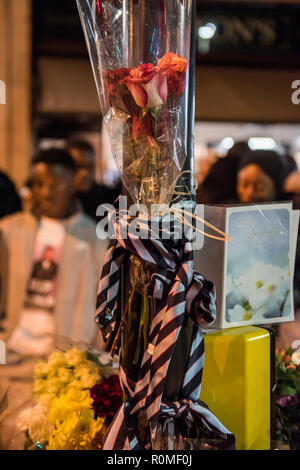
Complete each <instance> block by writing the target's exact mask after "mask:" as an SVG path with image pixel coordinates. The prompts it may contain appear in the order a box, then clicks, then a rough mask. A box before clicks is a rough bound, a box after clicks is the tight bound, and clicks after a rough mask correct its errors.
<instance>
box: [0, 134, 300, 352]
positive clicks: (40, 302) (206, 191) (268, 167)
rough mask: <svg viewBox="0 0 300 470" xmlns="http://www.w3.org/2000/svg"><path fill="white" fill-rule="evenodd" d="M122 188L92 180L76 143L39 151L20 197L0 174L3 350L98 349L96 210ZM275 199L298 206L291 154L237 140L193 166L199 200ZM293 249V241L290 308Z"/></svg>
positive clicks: (85, 150)
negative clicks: (73, 345) (60, 345)
mask: <svg viewBox="0 0 300 470" xmlns="http://www.w3.org/2000/svg"><path fill="white" fill-rule="evenodd" d="M120 192H121V185H120V184H119V185H118V186H117V187H116V188H115V189H111V188H109V187H106V186H103V185H99V184H98V183H96V181H95V153H94V149H93V147H92V146H91V145H90V144H89V143H87V142H85V141H82V140H71V141H68V142H67V143H66V145H65V148H49V149H47V150H40V151H38V152H37V154H36V155H35V156H34V158H33V159H32V162H31V165H30V172H29V175H28V180H27V181H26V183H25V185H24V187H23V188H22V190H21V192H20V195H19V194H18V192H17V191H16V189H15V187H14V185H13V183H12V181H11V180H10V179H9V178H8V177H7V176H6V175H5V174H4V173H0V339H4V340H5V342H6V345H7V348H8V351H9V354H12V355H14V354H16V355H21V356H41V355H47V354H48V353H49V352H50V351H51V350H52V349H53V342H54V341H56V344H57V342H59V338H69V339H71V340H72V341H74V342H84V343H85V344H91V343H92V344H95V345H96V346H98V347H100V348H102V347H103V344H102V342H101V339H100V335H97V334H96V329H95V322H94V318H93V317H94V309H95V304H96V295H97V282H98V279H99V276H100V273H101V270H102V265H103V260H104V254H105V251H106V249H107V246H108V240H105V239H103V240H101V239H99V238H98V237H97V235H96V223H97V216H96V210H97V207H98V205H100V204H102V203H111V204H112V203H113V202H114V201H115V200H116V199H117V197H118V195H119V194H120ZM20 196H21V197H20ZM283 200H292V201H293V203H294V207H295V208H299V207H300V173H299V171H298V170H297V165H296V163H295V161H294V160H293V158H292V157H290V156H282V155H280V154H278V153H276V152H274V151H267V150H259V151H252V150H250V149H249V147H248V144H247V143H245V142H239V143H236V144H235V145H234V146H233V147H232V148H231V149H230V150H229V151H228V154H227V155H226V156H224V157H222V158H216V157H213V158H211V159H210V161H206V163H205V164H203V165H202V166H201V174H199V187H198V190H197V202H198V203H205V204H224V203H225V204H236V203H241V204H247V203H260V202H271V201H283ZM98 234H99V233H98ZM103 238H105V237H103ZM299 255H300V246H299V237H298V249H297V260H296V269H295V284H294V290H295V307H296V309H299V308H300V289H299V287H300V259H299Z"/></svg>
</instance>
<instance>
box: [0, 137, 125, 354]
mask: <svg viewBox="0 0 300 470" xmlns="http://www.w3.org/2000/svg"><path fill="white" fill-rule="evenodd" d="M119 193H120V186H118V187H116V188H115V189H112V188H109V187H106V186H104V185H99V184H98V183H96V181H95V153H94V149H93V147H92V146H91V145H90V144H89V143H87V142H85V141H80V140H72V141H69V142H67V144H66V146H65V148H49V149H47V150H40V151H38V152H37V154H36V155H35V156H34V157H33V159H32V162H31V165H30V171H29V175H28V180H27V181H26V183H25V185H24V187H23V188H22V190H21V192H20V195H19V194H18V192H17V191H16V188H15V187H14V184H13V183H12V181H11V180H10V179H9V178H8V176H7V175H5V174H4V173H0V339H2V340H4V341H5V342H6V346H7V352H8V357H9V358H12V360H13V358H14V356H16V357H18V356H21V357H34V356H45V355H47V354H49V352H51V350H52V349H53V347H54V346H59V343H60V340H61V341H65V340H66V339H68V340H71V341H72V342H75V343H77V342H81V343H84V344H86V345H87V344H89V345H91V344H93V345H95V346H97V347H98V348H102V347H103V344H102V341H101V338H100V335H98V334H96V333H97V332H96V326H95V322H94V310H95V305H96V295H97V283H98V280H99V277H100V273H101V270H102V266H103V260H104V255H105V251H106V249H107V246H108V240H106V239H105V235H104V236H103V239H99V237H98V236H97V235H96V224H97V216H96V209H97V207H98V205H99V204H103V203H110V204H113V202H114V201H115V199H116V198H117V197H118V195H119ZM98 235H99V229H98Z"/></svg>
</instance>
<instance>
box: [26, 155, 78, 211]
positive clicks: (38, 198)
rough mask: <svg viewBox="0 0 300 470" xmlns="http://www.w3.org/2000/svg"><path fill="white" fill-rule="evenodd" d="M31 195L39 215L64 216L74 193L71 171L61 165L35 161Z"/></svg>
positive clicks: (32, 172)
mask: <svg viewBox="0 0 300 470" xmlns="http://www.w3.org/2000/svg"><path fill="white" fill-rule="evenodd" d="M31 179H32V195H33V201H34V204H35V206H36V209H37V212H38V214H39V216H46V217H50V218H53V219H62V218H64V217H66V216H67V215H68V213H69V210H70V203H71V199H72V197H73V194H74V184H73V180H74V176H73V173H72V172H71V171H70V170H68V169H67V168H65V167H63V166H61V165H47V164H46V163H37V164H36V165H34V167H33V168H32V171H31Z"/></svg>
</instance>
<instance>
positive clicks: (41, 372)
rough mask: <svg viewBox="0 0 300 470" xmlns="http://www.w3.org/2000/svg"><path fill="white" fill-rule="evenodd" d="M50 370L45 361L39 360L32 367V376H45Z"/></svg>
mask: <svg viewBox="0 0 300 470" xmlns="http://www.w3.org/2000/svg"><path fill="white" fill-rule="evenodd" d="M50 370H51V366H49V364H48V363H47V362H44V361H39V362H38V363H37V364H36V365H35V367H34V373H33V376H34V377H41V378H46V377H47V375H48V374H49V372H50Z"/></svg>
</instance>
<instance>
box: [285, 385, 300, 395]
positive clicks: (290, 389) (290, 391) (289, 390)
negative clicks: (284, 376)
mask: <svg viewBox="0 0 300 470" xmlns="http://www.w3.org/2000/svg"><path fill="white" fill-rule="evenodd" d="M296 392H297V390H296V388H295V387H291V386H290V385H283V386H282V387H281V394H282V396H285V395H295V394H296Z"/></svg>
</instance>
